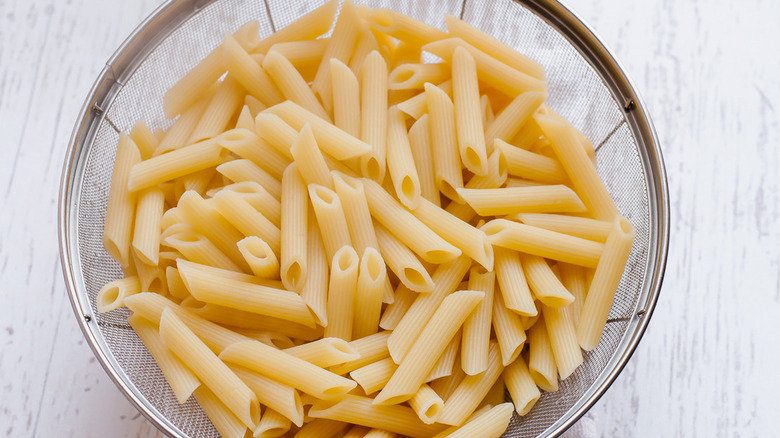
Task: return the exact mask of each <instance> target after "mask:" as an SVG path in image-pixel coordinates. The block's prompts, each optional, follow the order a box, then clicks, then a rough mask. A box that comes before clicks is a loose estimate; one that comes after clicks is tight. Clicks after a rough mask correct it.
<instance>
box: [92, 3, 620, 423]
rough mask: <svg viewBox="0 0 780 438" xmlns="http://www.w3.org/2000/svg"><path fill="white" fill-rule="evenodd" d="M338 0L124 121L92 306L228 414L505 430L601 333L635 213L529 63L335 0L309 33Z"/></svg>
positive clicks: (245, 39) (184, 387)
mask: <svg viewBox="0 0 780 438" xmlns="http://www.w3.org/2000/svg"><path fill="white" fill-rule="evenodd" d="M337 6H338V2H337V1H336V0H331V1H329V2H328V3H326V4H325V5H324V6H322V7H320V8H318V9H316V10H314V11H312V12H310V13H309V14H308V15H305V16H303V17H301V18H300V19H299V20H298V21H296V22H294V23H292V24H290V25H289V26H287V27H285V28H284V29H282V30H280V31H278V32H276V33H274V34H272V35H270V36H268V37H266V38H264V39H260V38H259V36H258V35H259V26H258V23H256V22H253V23H248V24H246V25H244V26H243V27H241V28H240V29H238V30H237V31H236V32H235V33H232V34H226V35H225V37H224V41H223V43H222V44H221V45H220V46H219V47H217V48H215V49H214V50H213V51H212V52H211V53H210V54H209V55H208V56H206V57H205V58H204V59H203V60H202V61H201V62H200V63H199V64H197V65H196V66H195V67H194V68H193V69H192V70H191V71H190V72H189V73H187V74H186V75H185V76H184V77H183V78H182V79H181V80H180V81H179V82H178V83H177V84H176V85H175V86H173V87H172V88H171V89H170V91H169V92H168V93H167V94H166V95H165V98H164V110H165V114H166V116H168V117H170V118H176V120H175V122H174V123H173V125H172V126H170V128H169V129H168V130H167V131H162V130H157V131H156V132H154V131H152V130H151V129H150V128H149V127H148V126H147V125H145V124H144V123H143V122H140V121H139V122H138V123H137V124H136V125H135V127H134V128H133V129H132V131H131V132H130V133H129V135H126V134H124V133H123V134H121V135H120V138H119V143H118V148H117V154H116V161H115V166H114V171H113V177H112V181H111V188H110V197H109V201H108V208H107V214H106V220H105V229H104V243H105V247H106V250H107V252H108V253H109V255H111V256H112V257H113V258H114V259H116V260H117V261H118V262H119V263H120V264H121V266H122V268H123V270H124V272H125V278H123V279H120V280H117V281H112V282H111V283H109V284H107V285H106V286H105V287H104V288H103V289H102V290H101V291H100V293H99V294H98V296H97V307H98V310H99V311H101V312H108V311H111V310H113V309H116V308H119V307H122V306H126V307H127V308H129V309H130V310H131V311H132V314H131V315H130V316H129V323H130V325H131V326H132V327H133V329H135V331H136V333H137V334H138V337H139V338H140V339H141V341H143V343H144V344H145V345H146V347H147V348H148V350H149V352H150V353H151V354H152V356H154V358H155V359H156V361H157V363H158V364H159V367H160V369H161V370H162V373H163V374H164V375H165V378H166V379H167V381H168V383H169V384H170V387H171V388H172V390H173V393H174V394H175V395H176V397H177V399H178V401H179V402H180V403H184V402H185V401H186V400H188V399H189V397H190V396H191V395H194V396H195V398H196V399H197V401H198V403H199V404H200V406H201V407H202V408H203V410H204V411H205V413H206V414H207V415H208V416H209V418H210V419H211V421H212V422H213V424H214V426H215V427H216V429H217V430H218V431H219V433H220V434H221V435H222V436H224V437H244V436H245V435H253V436H254V437H271V436H282V435H284V436H295V437H314V436H316V437H333V436H350V437H362V436H365V437H369V436H370V437H392V436H410V437H433V436H436V437H444V436H448V437H477V436H479V437H497V436H500V435H501V434H502V433H503V431H504V430H505V429H506V427H507V425H508V422H509V420H510V418H511V416H512V415H513V413H514V412H516V413H517V414H519V415H525V414H526V413H528V412H529V410H530V409H531V407H532V406H533V405H534V403H535V402H536V401H537V400H538V398H539V397H540V389H541V390H543V391H556V390H557V387H558V382H559V378H560V379H566V378H567V377H569V376H571V375H572V373H574V372H575V370H576V368H577V367H578V366H579V365H580V364H581V363H582V362H583V355H582V350H583V349H584V350H586V351H587V350H591V349H593V348H595V347H596V346H597V345H598V343H599V338H600V336H601V332H602V330H603V328H604V326H605V323H606V319H607V314H608V312H609V309H610V306H611V304H612V300H613V298H614V294H615V292H616V289H617V287H618V284H619V281H620V278H621V275H622V273H623V270H624V268H625V265H626V262H627V258H628V255H629V253H630V250H631V245H632V242H633V238H634V230H633V227H632V226H631V223H630V222H629V221H628V220H627V219H625V218H624V217H622V216H621V215H620V213H619V212H618V210H617V208H616V207H615V205H614V203H613V201H612V199H611V198H610V195H609V193H608V192H607V190H606V188H605V186H604V184H603V183H602V181H601V180H600V179H599V176H598V174H597V172H596V168H595V165H594V163H595V157H594V151H593V147H592V145H591V143H590V141H589V140H588V139H587V138H586V137H585V136H584V135H583V134H582V133H580V132H579V131H578V130H577V129H575V128H574V127H573V126H572V125H571V124H570V123H568V122H567V121H566V120H564V119H563V118H562V117H560V116H559V115H558V114H556V113H555V112H554V111H553V110H552V109H550V108H549V107H548V106H546V105H545V103H544V101H545V99H546V97H547V94H546V91H545V90H546V82H545V76H544V71H543V69H542V67H541V66H540V65H539V64H538V63H536V62H534V61H533V60H531V59H530V58H528V57H526V56H523V55H521V54H519V53H517V52H515V51H514V50H512V49H511V48H509V47H508V46H506V45H504V44H502V43H500V42H499V41H497V40H495V39H493V38H492V37H490V36H488V35H486V34H484V33H482V32H480V31H478V30H477V29H474V28H473V27H471V26H469V25H468V24H466V23H465V22H463V21H461V20H458V19H457V18H454V17H450V16H448V17H447V32H444V31H441V30H438V29H436V28H433V27H431V26H429V25H426V24H424V23H421V22H418V21H416V20H413V19H411V18H409V17H406V16H404V15H401V14H399V13H396V12H393V11H391V10H386V9H369V8H365V7H357V6H355V5H354V4H352V3H351V2H350V1H349V0H347V1H345V2H344V5H343V8H342V9H341V12H340V14H339V15H338V18H337V19H335V26H333V31H332V34H331V35H330V37H322V36H323V35H325V34H326V33H327V32H328V31H329V30H330V29H331V26H332V24H333V21H334V18H335V17H336V12H337ZM423 53H427V54H429V55H426V56H429V57H430V59H434V58H436V59H437V61H438V62H428V63H424V62H423ZM426 59H427V58H426ZM505 391H507V392H508V393H509V394H510V395H511V399H512V403H505Z"/></svg>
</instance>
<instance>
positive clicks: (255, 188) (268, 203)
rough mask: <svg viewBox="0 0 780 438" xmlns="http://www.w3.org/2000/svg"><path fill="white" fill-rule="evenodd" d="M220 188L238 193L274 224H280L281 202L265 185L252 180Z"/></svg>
mask: <svg viewBox="0 0 780 438" xmlns="http://www.w3.org/2000/svg"><path fill="white" fill-rule="evenodd" d="M222 190H226V191H230V192H235V193H238V194H239V196H241V197H242V198H244V200H245V201H246V202H247V203H248V204H249V205H251V206H252V207H253V208H254V209H255V210H257V211H258V212H260V214H262V215H263V216H265V217H266V218H267V219H268V220H269V221H271V222H272V223H273V224H274V225H275V226H277V227H279V226H281V224H282V217H281V216H282V204H281V202H279V198H276V197H274V196H273V195H271V193H269V192H268V190H266V189H265V187H263V186H261V185H260V184H258V183H256V182H254V181H244V182H240V183H233V184H230V185H227V186H224V187H223V188H222Z"/></svg>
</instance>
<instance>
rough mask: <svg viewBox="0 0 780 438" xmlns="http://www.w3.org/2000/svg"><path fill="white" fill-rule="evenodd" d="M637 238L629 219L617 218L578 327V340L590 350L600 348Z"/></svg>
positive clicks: (584, 347)
mask: <svg viewBox="0 0 780 438" xmlns="http://www.w3.org/2000/svg"><path fill="white" fill-rule="evenodd" d="M635 235H636V230H634V227H633V225H631V222H629V220H628V219H626V218H624V217H623V216H618V217H617V218H615V220H614V222H613V225H612V231H611V232H610V233H609V236H608V237H607V242H606V243H605V244H604V253H603V254H602V256H601V259H600V260H599V263H598V266H597V267H596V273H595V274H594V275H593V280H591V283H590V287H589V288H588V295H587V297H585V302H584V303H583V305H582V311H581V313H580V321H579V324H578V325H577V340H578V341H579V344H580V346H581V347H582V348H583V349H584V350H586V351H590V350H592V349H594V348H596V346H597V345H598V343H599V339H600V338H601V333H602V331H603V330H604V325H606V323H607V315H608V314H609V309H610V308H611V307H612V300H613V299H614V296H615V292H616V291H617V288H618V285H619V284H620V278H621V277H622V275H623V269H624V268H625V265H626V263H627V262H628V256H629V254H631V245H632V244H633V243H634V237H635Z"/></svg>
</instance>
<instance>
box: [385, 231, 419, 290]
mask: <svg viewBox="0 0 780 438" xmlns="http://www.w3.org/2000/svg"><path fill="white" fill-rule="evenodd" d="M375 231H376V238H377V240H378V243H379V249H380V251H381V252H382V257H383V259H384V260H385V262H387V265H388V267H389V268H390V270H392V271H393V273H395V275H396V276H398V278H399V279H400V280H401V282H402V283H403V284H404V285H405V286H406V287H408V288H409V289H411V290H413V291H415V292H430V291H431V290H432V289H433V281H432V280H431V276H430V275H429V274H428V271H427V270H426V269H425V267H424V266H423V265H422V263H420V261H419V260H418V259H417V257H415V255H414V253H412V251H411V250H410V249H409V248H407V247H406V246H405V245H404V244H403V243H401V242H400V241H399V240H398V239H397V238H396V237H395V236H394V235H393V234H392V233H390V232H388V231H387V230H386V229H385V228H384V227H382V226H381V225H377V226H376V227H375Z"/></svg>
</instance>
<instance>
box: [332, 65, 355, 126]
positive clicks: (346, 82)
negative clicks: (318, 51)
mask: <svg viewBox="0 0 780 438" xmlns="http://www.w3.org/2000/svg"><path fill="white" fill-rule="evenodd" d="M330 77H331V81H332V87H333V121H334V124H335V125H336V126H337V127H339V128H340V129H342V130H344V132H346V133H347V134H349V135H351V136H353V137H355V138H360V83H359V82H358V79H357V77H356V76H355V74H354V73H352V70H350V69H349V67H347V66H346V64H344V63H343V62H341V61H339V60H338V59H335V58H334V59H331V60H330Z"/></svg>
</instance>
